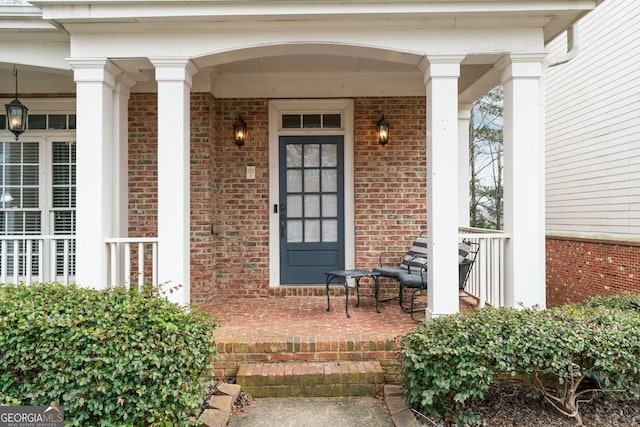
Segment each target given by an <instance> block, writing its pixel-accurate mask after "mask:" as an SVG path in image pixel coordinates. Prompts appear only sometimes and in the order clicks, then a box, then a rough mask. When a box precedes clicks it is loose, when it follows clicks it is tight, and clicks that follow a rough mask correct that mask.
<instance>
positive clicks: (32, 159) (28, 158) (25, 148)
mask: <svg viewBox="0 0 640 427" xmlns="http://www.w3.org/2000/svg"><path fill="white" fill-rule="evenodd" d="M39 150H40V146H39V145H38V143H37V142H23V143H22V162H24V163H33V164H34V165H37V164H38V163H40V160H39V158H38V157H39V153H38V151H39Z"/></svg>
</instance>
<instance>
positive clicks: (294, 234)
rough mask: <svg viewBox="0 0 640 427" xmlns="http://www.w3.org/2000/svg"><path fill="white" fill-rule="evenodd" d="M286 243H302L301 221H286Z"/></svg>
mask: <svg viewBox="0 0 640 427" xmlns="http://www.w3.org/2000/svg"><path fill="white" fill-rule="evenodd" d="M287 242H289V243H299V242H302V220H301V219H296V220H291V219H290V220H288V221H287Z"/></svg>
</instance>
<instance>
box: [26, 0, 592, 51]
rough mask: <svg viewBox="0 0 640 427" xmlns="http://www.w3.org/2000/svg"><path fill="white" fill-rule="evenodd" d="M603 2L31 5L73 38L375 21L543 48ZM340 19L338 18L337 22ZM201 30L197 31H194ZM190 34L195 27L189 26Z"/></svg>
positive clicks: (107, 0)
mask: <svg viewBox="0 0 640 427" xmlns="http://www.w3.org/2000/svg"><path fill="white" fill-rule="evenodd" d="M601 1H603V0H551V1H550V0H544V1H543V0H465V1H461V0H454V1H451V0H449V1H443V0H402V1H394V2H391V3H390V2H388V1H386V0H350V1H348V2H344V1H335V0H306V1H298V2H292V1H271V0H190V1H174V0H156V1H149V0H33V1H31V2H30V3H31V4H33V5H34V6H36V7H38V8H40V9H41V10H42V17H43V19H45V20H47V21H52V22H55V23H57V25H59V26H61V27H63V28H65V29H66V30H67V31H69V32H71V33H73V32H77V31H83V30H84V31H86V30H88V29H87V28H86V27H84V26H86V25H90V26H91V28H93V30H90V31H94V30H95V29H96V27H95V25H96V24H105V25H109V24H117V23H125V24H130V23H137V24H143V23H144V24H146V25H145V26H143V28H144V29H145V30H149V29H150V28H162V27H163V26H167V25H169V26H175V24H176V23H177V22H189V23H190V24H195V23H197V22H202V23H213V22H216V23H223V22H238V21H245V22H246V21H253V22H256V21H259V22H263V23H264V22H272V23H275V24H278V23H282V21H289V22H290V21H291V20H301V21H303V22H304V23H305V25H306V24H308V23H309V22H310V21H326V20H330V21H332V22H334V23H335V24H336V25H339V22H340V21H344V20H348V21H350V22H352V23H353V22H354V20H355V19H358V20H362V19H363V18H375V19H376V20H377V22H376V25H383V26H384V25H394V23H393V21H394V20H402V21H405V20H407V19H409V20H413V21H415V22H419V23H421V25H426V26H432V25H435V26H436V27H439V28H462V27H466V26H472V27H473V26H477V25H481V26H483V27H484V26H495V25H498V26H510V25H512V24H516V25H518V26H522V25H529V23H531V22H534V23H535V25H536V26H540V25H541V23H542V25H541V26H542V27H543V30H544V41H545V43H547V42H549V41H551V40H552V39H554V38H555V37H556V36H558V35H559V34H560V33H562V32H563V31H564V30H565V29H566V28H567V27H569V26H570V25H572V24H573V23H574V22H576V21H577V20H578V19H579V18H580V17H582V16H583V15H584V14H586V13H588V12H589V11H590V10H591V9H593V8H594V7H595V6H596V5H597V4H598V3H600V2H601ZM336 17H339V19H338V21H337V22H336V20H335V19H336ZM196 27H197V25H196ZM190 28H193V26H191V25H190Z"/></svg>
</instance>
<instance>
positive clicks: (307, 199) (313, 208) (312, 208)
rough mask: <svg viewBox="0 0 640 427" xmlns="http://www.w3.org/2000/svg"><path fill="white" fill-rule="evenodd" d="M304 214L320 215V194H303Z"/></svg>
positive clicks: (306, 216)
mask: <svg viewBox="0 0 640 427" xmlns="http://www.w3.org/2000/svg"><path fill="white" fill-rule="evenodd" d="M304 216H305V218H309V217H316V218H317V217H319V216H320V196H319V195H317V194H316V195H306V196H304Z"/></svg>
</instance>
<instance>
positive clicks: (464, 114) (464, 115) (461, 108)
mask: <svg viewBox="0 0 640 427" xmlns="http://www.w3.org/2000/svg"><path fill="white" fill-rule="evenodd" d="M471 110H473V104H458V120H469V119H470V118H471Z"/></svg>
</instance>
